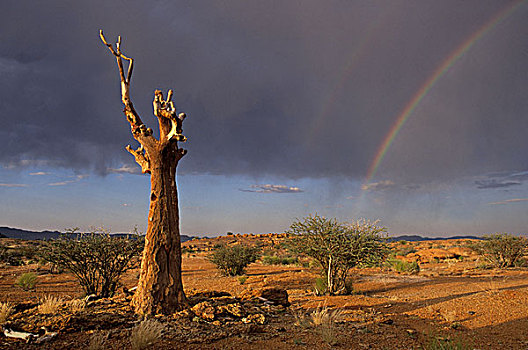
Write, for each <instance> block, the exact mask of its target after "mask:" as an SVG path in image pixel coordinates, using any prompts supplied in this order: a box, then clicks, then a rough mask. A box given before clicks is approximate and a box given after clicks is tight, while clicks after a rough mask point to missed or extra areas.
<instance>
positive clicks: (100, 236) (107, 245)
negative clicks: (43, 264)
mask: <svg viewBox="0 0 528 350" xmlns="http://www.w3.org/2000/svg"><path fill="white" fill-rule="evenodd" d="M68 231H69V233H67V234H66V235H64V236H63V237H61V238H59V239H56V240H53V241H49V242H46V244H45V245H44V246H43V247H42V249H41V252H40V255H41V257H42V259H43V260H45V261H48V262H50V263H52V264H54V265H56V266H58V267H59V268H63V269H65V270H69V271H71V273H73V275H74V276H75V277H76V278H77V280H78V281H79V283H80V284H81V287H82V288H83V289H84V292H85V294H86V295H91V294H95V295H98V296H101V297H110V296H112V295H113V294H114V292H115V291H116V289H117V287H118V283H119V279H120V278H121V276H122V275H123V273H124V272H125V271H126V270H127V269H128V268H129V267H130V263H131V260H132V259H133V258H134V257H137V256H139V255H140V253H141V251H142V250H143V245H144V241H143V238H142V237H141V236H139V235H135V236H136V237H133V238H132V237H125V238H123V237H112V236H111V235H110V234H108V233H107V232H104V231H93V232H90V233H77V232H76V231H77V229H72V230H68Z"/></svg>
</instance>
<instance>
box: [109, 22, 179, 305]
mask: <svg viewBox="0 0 528 350" xmlns="http://www.w3.org/2000/svg"><path fill="white" fill-rule="evenodd" d="M100 36H101V40H102V41H103V43H104V44H105V45H106V46H107V47H108V48H109V50H110V51H111V52H112V54H113V55H114V56H115V57H116V60H117V66H118V68H119V75H120V79H121V100H122V102H123V104H124V106H125V109H124V113H125V115H126V118H127V120H128V122H129V123H130V126H131V129H132V135H133V137H134V138H135V139H136V140H137V141H138V142H139V144H140V147H139V148H138V149H135V150H134V149H132V148H131V147H130V146H127V147H126V149H127V150H128V151H129V152H130V153H131V154H132V155H133V156H134V157H135V159H136V162H137V163H138V164H139V165H140V166H141V170H142V172H143V173H145V174H150V184H151V190H150V208H149V215H148V227H147V234H146V237H145V249H144V251H143V258H142V260H141V274H140V277H139V284H138V288H137V291H136V293H135V295H134V297H133V299H132V305H133V306H134V308H135V310H136V312H137V313H139V314H157V313H164V314H170V313H173V312H175V311H177V310H179V309H181V308H182V307H183V306H185V305H186V298H185V293H184V291H183V285H182V280H181V272H182V271H181V244H180V228H179V212H178V191H177V187H176V167H177V166H178V162H179V160H180V159H181V158H182V157H183V156H184V155H185V153H186V151H185V150H184V149H182V148H179V147H178V141H182V142H183V141H185V140H186V138H185V136H183V135H182V122H183V120H184V119H185V114H184V113H180V114H176V109H175V108H174V104H173V102H172V90H169V92H168V94H167V98H166V99H164V98H163V94H162V92H161V91H159V90H156V92H155V94H154V102H153V106H154V115H156V117H158V122H159V129H160V135H159V139H156V138H155V137H154V136H152V129H150V128H147V127H146V126H145V124H143V122H142V121H141V119H140V117H139V115H138V114H137V113H136V111H135V109H134V106H133V105H132V101H131V100H130V79H131V77H132V69H133V63H134V61H133V59H132V58H129V57H126V56H125V55H123V53H122V52H121V48H120V45H121V37H119V38H118V41H117V43H116V45H115V49H114V47H113V46H112V45H111V44H108V43H107V42H106V39H105V37H104V35H103V32H102V31H101V33H100ZM123 59H124V60H127V61H128V62H129V65H128V72H127V74H126V75H125V71H124V67H123Z"/></svg>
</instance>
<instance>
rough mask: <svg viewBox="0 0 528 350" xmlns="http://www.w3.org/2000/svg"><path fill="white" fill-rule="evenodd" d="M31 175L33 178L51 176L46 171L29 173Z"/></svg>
mask: <svg viewBox="0 0 528 350" xmlns="http://www.w3.org/2000/svg"><path fill="white" fill-rule="evenodd" d="M29 175H31V176H43V175H49V173H47V172H45V171H38V172H36V173H29Z"/></svg>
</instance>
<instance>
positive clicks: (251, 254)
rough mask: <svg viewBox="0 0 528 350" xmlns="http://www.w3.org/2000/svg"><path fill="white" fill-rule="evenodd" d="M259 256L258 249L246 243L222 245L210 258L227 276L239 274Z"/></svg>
mask: <svg viewBox="0 0 528 350" xmlns="http://www.w3.org/2000/svg"><path fill="white" fill-rule="evenodd" d="M257 258H258V254H257V249H256V248H252V247H247V246H244V245H234V246H222V247H220V248H218V249H217V250H215V251H214V252H213V253H212V254H211V255H209V257H208V259H209V261H210V262H212V263H213V264H215V265H216V267H217V268H218V269H219V270H220V271H221V272H222V273H223V274H224V275H226V276H238V275H241V274H243V273H244V269H245V268H246V267H247V266H248V265H249V264H251V263H253V262H255V261H256V260H257Z"/></svg>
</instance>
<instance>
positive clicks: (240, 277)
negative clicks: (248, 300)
mask: <svg viewBox="0 0 528 350" xmlns="http://www.w3.org/2000/svg"><path fill="white" fill-rule="evenodd" d="M247 279H248V278H247V276H239V277H238V283H240V284H244V283H246V281H247Z"/></svg>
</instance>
